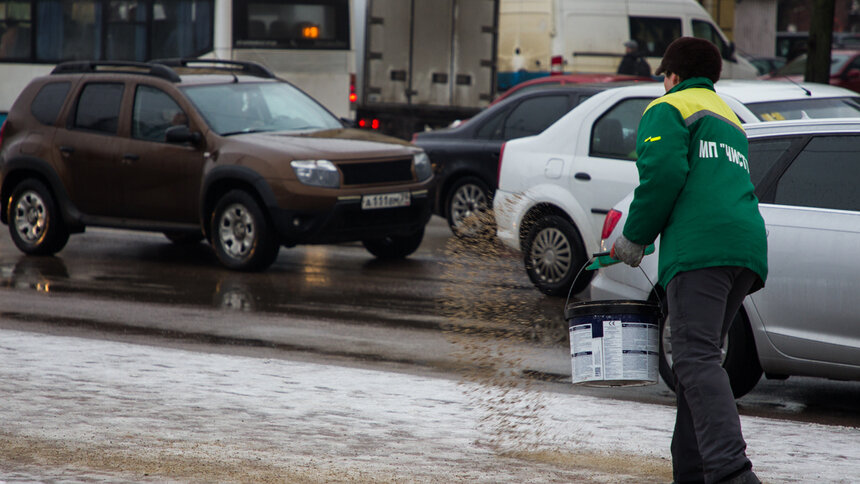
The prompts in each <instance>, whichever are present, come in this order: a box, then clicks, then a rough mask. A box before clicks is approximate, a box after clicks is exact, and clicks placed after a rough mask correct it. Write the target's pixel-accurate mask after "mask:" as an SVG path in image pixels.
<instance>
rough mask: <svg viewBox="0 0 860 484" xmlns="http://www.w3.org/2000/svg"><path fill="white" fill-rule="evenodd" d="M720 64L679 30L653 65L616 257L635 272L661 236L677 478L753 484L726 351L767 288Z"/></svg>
mask: <svg viewBox="0 0 860 484" xmlns="http://www.w3.org/2000/svg"><path fill="white" fill-rule="evenodd" d="M721 68H722V60H721V56H720V52H719V50H717V48H716V46H714V45H713V44H712V43H711V42H709V41H707V40H703V39H697V38H692V37H681V38H679V39H677V40H675V41H674V42H672V43H671V44H670V45H669V47H668V48H667V49H666V53H665V55H664V56H663V60H662V62H661V63H660V66H659V68H658V69H657V74H658V75H659V74H661V73H662V74H665V79H664V82H663V83H664V86H665V88H666V94H665V95H664V96H662V97H660V98H658V99H656V100H654V101H653V102H652V103H651V104H649V105H648V107H647V108H646V109H645V113H644V114H643V115H642V120H641V121H640V123H639V130H638V133H637V146H636V151H637V153H638V160H637V162H636V166H637V168H638V170H639V186H638V187H637V188H636V190H635V192H634V198H633V201H632V203H631V205H630V213H629V215H628V218H627V222H626V223H625V225H624V230H623V235H622V236H621V237H619V239H618V240H617V241H616V242H615V244H614V245H613V247H612V254H613V257H616V258H618V259H620V260H622V261H623V262H625V263H627V264H628V265H630V266H633V267H636V266H638V265H639V262H640V261H641V260H642V257H643V255H644V252H645V247H646V246H647V245H648V244H651V243H653V242H654V240H655V239H656V238H657V236H658V235H660V237H661V239H660V255H659V262H658V265H659V269H658V271H659V276H658V281H659V284H660V285H661V286H662V287H663V288H664V289H665V292H666V299H667V302H668V308H669V313H668V314H669V315H670V318H669V324H670V330H671V343H672V360H673V369H674V373H675V393H676V396H677V405H678V409H677V416H676V420H675V430H674V434H673V436H672V446H671V450H672V473H673V477H674V480H675V482H676V483H686V482H704V483H708V484H710V483H716V482H720V483H722V482H726V483H732V484H756V483H759V482H760V481H759V480H758V478H757V477H756V475H755V473H753V471H752V463H751V462H750V460H749V459H748V458H747V456H746V452H745V451H746V442H745V441H744V438H743V434H742V432H741V424H740V417H739V415H738V410H737V406H736V404H735V399H734V395H733V394H732V388H731V385H730V383H729V378H728V375H727V374H726V372H725V370H724V369H723V368H722V366H721V354H720V347H721V344H722V341H723V339H724V337H725V335H726V333H727V332H728V329H729V325H730V324H731V322H732V320H733V319H734V317H735V315H736V314H737V312H738V309H739V308H740V306H741V303H742V302H743V300H744V297H746V295H747V294H750V293H752V292H754V291H756V290H758V289H760V288H761V287H763V286H764V281H765V279H766V277H767V238H766V233H765V226H764V220H763V219H762V217H761V214H760V212H759V208H758V199H757V198H756V196H755V193H754V187H753V184H752V182H751V181H750V175H749V164H748V161H747V152H748V143H747V138H746V134H745V133H744V130H743V128H742V127H741V124H740V121H739V120H738V118H737V116H735V114H734V113H733V112H732V110H731V108H729V106H728V105H726V103H725V102H724V101H723V100H722V99H721V98H720V97H719V96H718V95H717V94H716V92H715V91H714V83H716V82H717V80H719V77H720V70H721Z"/></svg>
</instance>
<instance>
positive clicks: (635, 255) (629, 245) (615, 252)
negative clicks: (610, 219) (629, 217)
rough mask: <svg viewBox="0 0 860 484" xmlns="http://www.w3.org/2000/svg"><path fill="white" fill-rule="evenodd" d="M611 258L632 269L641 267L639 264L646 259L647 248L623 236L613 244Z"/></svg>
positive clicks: (610, 252)
mask: <svg viewBox="0 0 860 484" xmlns="http://www.w3.org/2000/svg"><path fill="white" fill-rule="evenodd" d="M609 257H612V258H613V259H618V260H620V261H621V262H623V263H625V264H627V265H628V266H630V267H639V263H640V262H642V258H643V257H645V246H644V245H639V244H637V243H636V242H631V241H630V239H628V238H627V237H625V236H623V235H622V236H620V237H618V239H617V240H616V241H615V243H614V244H612V250H610V251H609Z"/></svg>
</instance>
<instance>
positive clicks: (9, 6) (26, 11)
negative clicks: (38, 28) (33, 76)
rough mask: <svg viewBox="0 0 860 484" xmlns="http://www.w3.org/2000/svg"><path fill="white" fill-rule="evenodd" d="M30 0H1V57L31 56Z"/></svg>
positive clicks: (18, 57)
mask: <svg viewBox="0 0 860 484" xmlns="http://www.w3.org/2000/svg"><path fill="white" fill-rule="evenodd" d="M30 15H31V14H30V2H26V1H25V2H21V1H19V2H4V1H0V59H26V58H28V57H30V54H31V52H30V49H31V47H30V46H31V42H30V32H32V30H33V23H32V22H31V19H30Z"/></svg>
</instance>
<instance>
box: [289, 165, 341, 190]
mask: <svg viewBox="0 0 860 484" xmlns="http://www.w3.org/2000/svg"><path fill="white" fill-rule="evenodd" d="M290 166H292V167H293V171H295V172H296V177H298V179H299V181H300V182H302V183H303V184H305V185H312V186H315V187H326V188H337V187H339V186H340V172H338V171H337V167H336V166H334V163H332V162H330V161H328V160H294V161H292V162H290Z"/></svg>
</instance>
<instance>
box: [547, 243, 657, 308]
mask: <svg viewBox="0 0 860 484" xmlns="http://www.w3.org/2000/svg"><path fill="white" fill-rule="evenodd" d="M654 250H655V249H654V244H651V245H649V246H648V247H646V248H645V255H648V254H653V253H654ZM609 254H610V253H609V252H608V251H607V252H597V253H595V254H591V258H590V259H588V260H587V261H585V264H583V265H582V268H581V269H579V272H577V273H576V277H574V278H573V280H572V281H570V289H569V290H568V291H567V299H565V301H564V306H563V308H562V311H564V308H566V307H567V304H568V303H569V302H570V296H571V295H572V294H573V286H574V285H575V284H576V280H577V279H579V276H581V275H582V271H584V270H586V269H588V270H590V271H593V270H597V269H599V268H601V267H606V266H610V265H613V264H617V263H619V262H621V261H620V260H618V259H615V258H612V257H611V256H610V255H609ZM638 268H639V270H640V271H642V275H643V276H645V279H647V280H648V284H651V288H652V289H654V295H655V296H657V302H658V306H659V307H660V319H663V318H665V317H666V315H665V314H663V298H661V297H660V291H658V290H657V286H655V285H654V282H652V281H651V278H650V277H648V274H647V273H645V269H643V268H642V266H641V265H640V266H638Z"/></svg>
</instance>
